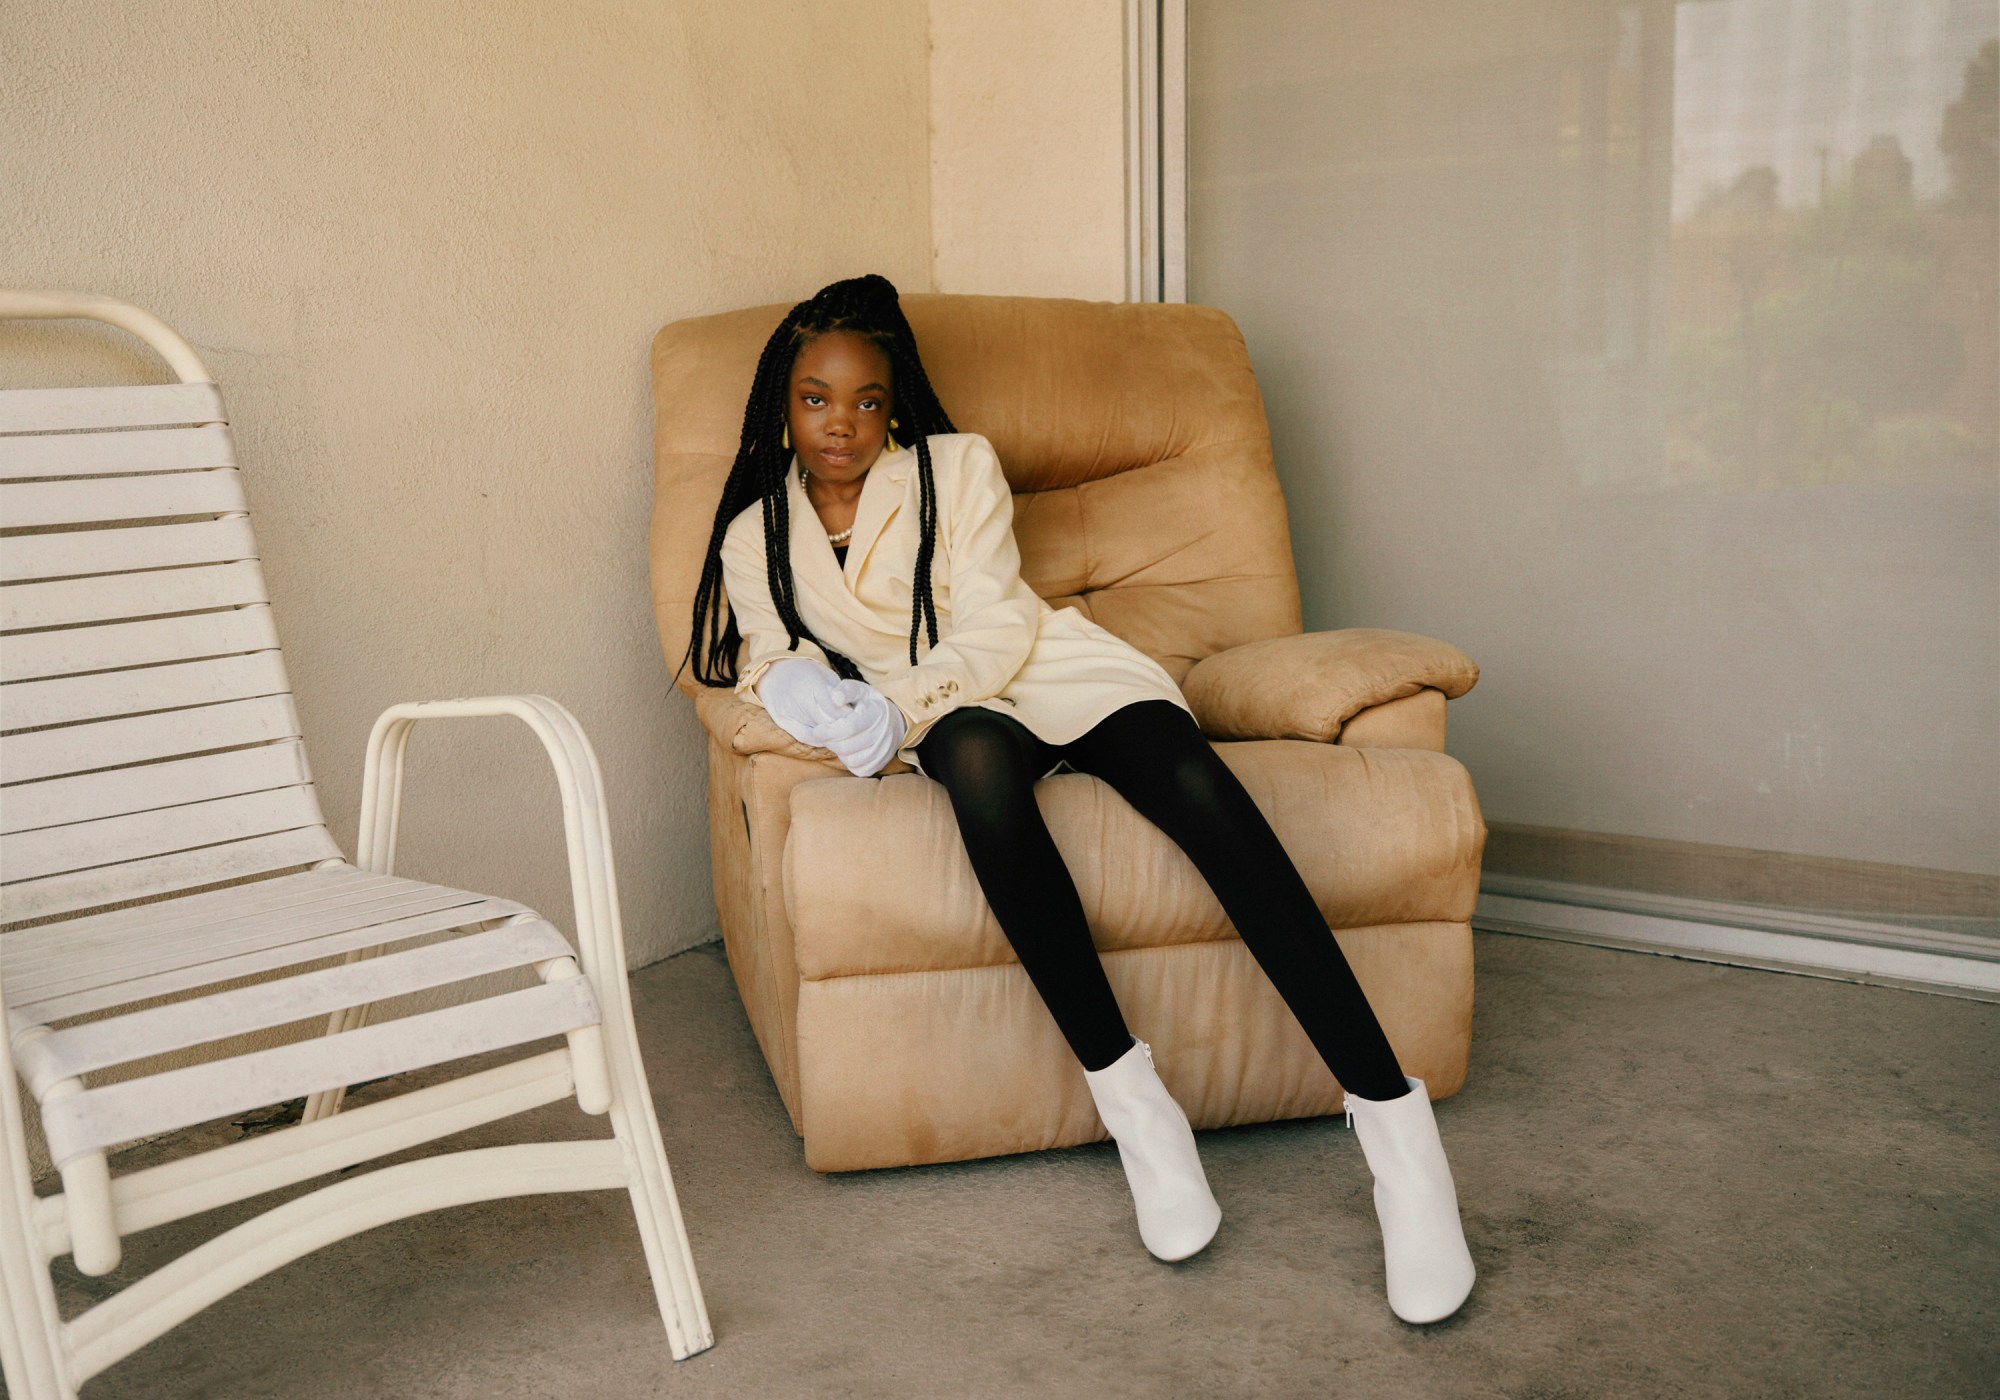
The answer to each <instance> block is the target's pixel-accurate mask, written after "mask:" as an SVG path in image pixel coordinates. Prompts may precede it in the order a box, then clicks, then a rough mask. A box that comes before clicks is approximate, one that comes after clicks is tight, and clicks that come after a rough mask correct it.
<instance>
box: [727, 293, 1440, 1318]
mask: <svg viewBox="0 0 2000 1400" xmlns="http://www.w3.org/2000/svg"><path fill="white" fill-rule="evenodd" d="M724 587H726V589H727V597H726V598H725V597H724V593H723V588H724ZM743 643H747V644H748V648H747V655H746V656H745V658H744V660H743V664H742V666H741V669H740V670H739V665H738V651H739V647H740V646H741V644H743ZM689 656H690V659H691V660H692V661H693V664H694V668H695V675H696V676H697V677H698V678H699V679H700V680H701V681H702V683H703V684H705V685H713V686H724V685H734V686H735V687H736V689H737V691H738V693H740V694H741V695H743V696H744V697H745V698H746V699H750V700H754V701H756V702H757V703H759V704H762V705H763V706H764V707H765V709H767V710H768V711H769V712H770V715H771V718H772V720H773V721H775V722H776V723H777V724H778V725H779V726H780V727H781V728H783V729H784V730H785V731H786V732H787V733H789V734H791V735H792V736H793V737H794V738H796V739H798V740H799V741H800V742H802V743H806V744H812V745H816V746H819V747H823V748H826V749H830V750H831V751H832V752H833V753H834V754H835V755H836V756H837V757H839V759H840V760H841V762H842V763H844V764H845V765H846V766H847V768H848V769H849V770H850V771H851V772H853V773H856V774H859V775H861V776H864V777H866V776H869V775H872V774H875V773H878V772H880V771H881V769H882V768H883V766H884V765H886V764H887V763H888V762H889V761H890V759H891V758H893V757H896V756H897V755H898V754H900V755H901V756H902V757H903V758H904V759H905V760H907V761H908V762H910V763H911V764H913V765H915V766H916V767H917V768H918V769H919V770H921V771H922V772H923V773H924V774H925V775H926V776H928V777H930V778H933V779H935V780H936V781H938V782H939V783H942V784H943V785H944V789H945V792H946V794H947V795H948V796H949V798H950V801H951V805H952V811H953V812H954V813H955V814H956V816H957V819H958V825H959V830H960V833H961V834H962V836H963V837H964V840H965V849H966V854H967V855H968V856H969V857H970V858H971V862H972V868H973V871H974V872H975V874H976V875H977V876H978V878H979V884H980V888H981V889H982V890H983V891H984V892H985V894H986V897H987V900H988V902H989V903H990V904H991V906H992V908H993V913H994V916H995V917H996V919H997V920H998V921H999V924H1000V927H1001V930H1002V931H1003V932H1004V933H1005V934H1006V936H1007V939H1008V941H1009V942H1010V943H1011V944H1012V945H1013V948H1014V952H1015V954H1016V956H1017V957H1019V959H1020V961H1021V966H1022V967H1023V968H1024V969H1025V970H1026V971H1027V974H1028V977H1029V979H1030V980H1031V981H1032V982H1033V984H1034V986H1035V990H1036V991H1037V992H1039V993H1040V994H1041V997H1042V1000H1043V1001H1044V1002H1045V1003H1047V1005H1048V1008H1049V1012H1050V1014H1051V1015H1052V1016H1053V1017H1054V1018H1055V1021H1056V1024H1057V1026H1058V1027H1059V1028H1060V1029H1061V1031H1062V1034H1063V1036H1064V1038H1065V1039H1066V1040H1067V1041H1068V1042H1069V1046H1070V1048H1071V1049H1072V1050H1073V1051H1074V1052H1075V1054H1076V1057H1077V1059H1078V1060H1079V1061H1080V1062H1081V1063H1082V1065H1083V1070H1084V1079H1085V1082H1086V1083H1087V1084H1088V1085H1089V1087H1090V1093H1091V1097H1092V1099H1093V1100H1094V1101H1095V1103H1096V1105H1097V1110H1098V1113H1099V1115H1100V1116H1101V1117H1102V1118H1103V1120H1104V1126H1105V1127H1106V1129H1108V1130H1109V1132H1110V1133H1111V1136H1112V1137H1113V1138H1114V1139H1115V1140H1116V1141H1117V1143H1118V1154H1119V1159H1120V1161H1121V1162H1122V1163H1123V1165H1124V1168H1125V1174H1126V1179H1127V1181H1128V1182H1129V1184H1130V1186H1131V1189H1132V1198H1133V1204H1134V1207H1135V1210H1136V1213H1137V1216H1138V1224H1139V1235H1140V1238H1141V1239H1142V1240H1143V1241H1144V1242H1145V1245H1146V1248H1147V1249H1148V1250H1150V1251H1151V1252H1152V1253H1153V1254H1154V1255H1155V1256H1157V1257H1158V1258H1161V1259H1168V1260H1173V1259H1185V1258H1187V1257H1188V1256H1189V1255H1192V1254H1194V1253H1196V1252H1198V1251H1199V1250H1201V1249H1202V1248H1203V1247H1204V1246H1205V1245H1207V1244H1208V1242H1209V1240H1210V1239H1211V1238H1213V1237H1214V1235H1215V1231H1216V1228H1217V1226H1218V1225H1219V1224H1220V1223H1221V1219H1222V1212H1221V1209H1220V1208H1219V1207H1218V1206H1217V1205H1216V1202H1215V1197H1214V1196H1213V1195H1212V1194H1211V1193H1210V1191H1209V1188H1208V1181H1207V1178H1206V1177H1205V1175H1204V1174H1203V1172H1202V1168H1201V1161H1200V1158H1199V1157H1198V1156H1197V1154H1196V1150H1195V1142H1194V1134H1193V1132H1192V1131H1191V1130H1190V1128H1189V1126H1188V1120H1187V1116H1186V1114H1184V1113H1183V1112H1182V1111H1181V1109H1180V1106H1179V1105H1178V1104H1176V1103H1175V1102H1174V1100H1173V1098H1172V1096H1171V1095H1169V1094H1168V1092H1167V1090H1166V1087H1165V1086H1164V1085H1163V1084H1162V1083H1161V1082H1160V1078H1159V1076H1158V1075H1157V1074H1156V1073H1155V1072H1154V1070H1153V1063H1152V1054H1151V1052H1150V1050H1149V1049H1148V1048H1147V1046H1146V1044H1145V1043H1144V1042H1143V1041H1139V1040H1137V1039H1135V1038H1134V1037H1133V1036H1132V1034H1131V1033H1130V1032H1129V1031H1128V1030H1127V1029H1126V1027H1125V1020H1124V1017H1123V1016H1122V1015H1121V1014H1120V1012H1119V1009H1118V1003H1117V1001H1116V1000H1115V999H1114V998H1113V996H1112V992H1111V985H1110V983H1109V982H1108V981H1107V980H1106V978H1105V975H1104V968H1103V964H1102V963H1101V962H1100V961H1099V959H1098V956H1097V952H1096V949H1095V948H1094V947H1093V946H1092V943H1091V938H1090V930H1089V928H1088V927H1087V925H1086V924H1085V921H1084V914H1083V907H1082V904H1081V902H1080V901H1079V899H1078V897H1077V892H1076V887H1075V885H1074V884H1073V883H1072V881H1071V879H1070V876H1069V872H1068V870H1067V869H1066V868H1065V867H1064V865H1063V862H1062V857H1061V855H1060V854H1059V853H1058V852H1057V850H1056V847H1055V843H1054V842H1053V841H1052V840H1051V839H1050V836H1049V833H1048V829H1047V827H1046V826H1044V825H1043V822H1042V817H1041V813H1040V810H1039V809H1038V808H1037V806H1036V804H1035V798H1034V785H1035V783H1036V781H1037V780H1039V779H1040V778H1043V777H1045V776H1047V775H1048V774H1049V773H1050V772H1052V771H1053V770H1054V769H1056V768H1057V767H1058V766H1060V765H1063V764H1067V765H1068V766H1069V767H1070V768H1072V769H1074V770H1075V771H1077V772H1081V773H1089V774H1092V775H1094V776H1096V777H1098V778H1100V779H1102V780H1103V781H1104V782H1106V783H1109V784H1110V785H1111V787H1112V788H1113V789H1114V790H1116V791H1117V792H1118V794H1119V795H1120V796H1122V797H1123V798H1125V800H1126V801H1127V802H1129V803H1130V804H1131V805H1132V806H1133V807H1134V808H1135V809H1136V810H1137V811H1138V812H1139V813H1140V814H1141V815H1142V816H1144V817H1146V818H1147V819H1148V820H1149V821H1151V822H1153V823H1154V824H1155V825H1157V826H1158V827H1159V828H1160V829H1161V830H1163V831H1165V832H1166V833H1167V834H1168V835H1169V836H1170V837H1172V838H1173V839H1174V841H1175V842H1177V843H1178V844H1179V845H1180V847H1181V849H1182V850H1184V851H1185V852H1187V854H1188V856H1189V858H1190V859H1191V860H1192V861H1193V862H1194V864H1195V866H1196V868H1197V869H1198V870H1200V872H1201V874H1202V876H1203V878H1205V879H1206V880H1207V881H1208V882H1209V885H1210V886H1211V887H1212V888H1213V889H1214V891H1215V893H1216V896H1217V897H1218V899H1220V901H1221V903H1222V906H1223V909H1224V910H1225V911H1226V912H1227V913H1228V915H1229V917H1230V921H1231V922H1232V923H1233V924H1234V925H1235V927H1236V930H1237V932H1238V933H1239V934H1240V935H1241V936H1242V939H1243V941H1244V943H1245V944H1247V945H1248V946H1249V948H1250V951H1251V953H1252V954H1253V955H1254V956H1255V957H1256V959H1257V961H1258V963H1259V965H1260V966H1262V967H1263V969H1264V970H1265V972H1266V973H1267V974H1268V975H1269V976H1270V978H1271V980H1272V982H1273V983H1274V984H1275V985H1276V986H1277V988H1278V991H1279V992H1280V994H1281V995H1282V996H1283V997H1284V999H1285V1002H1286V1004H1287V1005H1288V1006H1289V1007H1290V1008H1291V1010H1292V1012H1293V1014H1294V1015H1296V1016H1297V1017H1298V1019H1299V1022H1300V1024H1301V1025H1302V1026H1303V1027H1304V1028H1305V1031H1306V1033H1307V1035H1308V1036H1309V1037H1311V1039H1312V1042H1313V1044H1314V1046H1315V1047H1316V1048H1317V1049H1318V1050H1319V1052H1320V1054H1321V1056H1322V1057H1323V1058H1324V1059H1325V1060H1326V1063H1327V1065H1328V1067H1329V1068H1330V1069H1332V1071H1333V1073H1334V1076H1335V1078H1337V1079H1338V1080H1339V1081H1340V1083H1341V1086H1342V1087H1343V1088H1344V1089H1345V1090H1346V1092H1347V1108H1348V1112H1349V1114H1350V1115H1351V1116H1352V1120H1353V1122H1354V1125H1355V1134H1356V1136H1357V1137H1358V1138H1359V1139H1360V1141H1361V1146H1362V1151H1363V1153H1364V1155H1365V1156H1366V1158H1367V1161H1368V1165H1369V1167H1370V1169H1371V1170H1372V1171H1373V1173H1374V1176H1375V1208H1376V1214H1377V1217H1378V1219H1379V1220H1380V1222H1381V1226H1382V1237H1383V1246H1384V1251H1385V1254H1386V1258H1387V1275H1388V1292H1389V1306H1390V1307H1391V1308H1392V1309H1393V1310H1394V1311H1395V1313H1396V1315H1397V1316H1398V1317H1401V1318H1402V1319H1404V1320H1405V1321H1407V1322H1435V1321H1437V1320H1439V1319H1441V1318H1445V1317H1448V1316H1450V1315H1451V1314H1452V1313H1453V1312H1455V1311H1456V1310H1457V1309H1458V1307H1459V1305H1460V1304H1461V1303H1462V1302H1464V1300H1465V1298H1466V1295H1467V1294H1468V1293H1469V1292H1470V1291H1471V1289H1472V1281H1473V1267H1472V1256H1471V1254H1470V1253H1469V1252H1468V1251H1467V1249H1466V1245H1465V1235H1464V1232H1463V1230H1462V1229H1461V1227H1460V1224H1459V1216H1458V1198H1457V1194H1456V1191H1455V1189H1454V1187H1453V1184H1452V1179H1451V1170H1450V1167H1449V1166H1448V1165H1447V1164H1446V1162H1445V1157H1444V1149H1443V1147H1442V1145H1441V1144H1440V1143H1439V1141H1438V1134H1437V1125H1436V1121H1435V1120H1434V1118H1433V1117H1432V1115H1431V1106H1430V1097H1429V1095H1428V1094H1427V1093H1426V1092H1425V1089H1424V1085H1423V1083H1422V1081H1421V1080H1416V1079H1410V1078H1407V1077H1406V1076H1405V1075H1404V1074H1403V1072H1402V1069H1401V1068H1400V1066H1398V1064H1397V1062H1396V1057H1395V1054H1394V1052H1393V1051H1392V1050H1391V1049H1390V1047H1389V1042H1388V1040H1387V1039H1386V1038H1385V1037H1384V1036H1383V1034H1382V1028H1381V1026H1380V1025H1379V1024H1378V1023H1377V1022H1376V1019H1375V1014H1374V1012H1373V1011H1372V1010H1371V1009H1370V1008H1369V1005H1368V1000H1367V998H1366V997H1365V996H1364V995H1363V994H1362V991H1361V988H1360V986H1359V984H1358V983H1357V982H1356V981H1355V979H1354V975H1353V973H1352V972H1351V971H1350V970H1349V969H1348V966H1347V962H1346V959H1345V958H1343V957H1342V955H1341V952H1340V947H1339V945H1338V944H1337V943H1336V942H1335V941H1334V939H1333V937H1332V935H1331V933H1330V932H1329V931H1328V928H1327V925H1326V921H1325V920H1324V919H1323V918H1322V917H1321V916H1320V913H1319V910H1318V907H1317V906H1316V905H1315V904H1314V902H1313V899H1312V895H1311V894H1310V893H1309V892H1308V890H1307V889H1306V886H1305V882H1304V881H1303V880H1302V879H1301V878H1300V877H1299V874H1298V872H1297V870H1295V869H1294V868H1293V866H1292V864H1291V861H1290V859H1289V858H1288V857H1287V856H1286V854H1285V851H1284V849H1283V847H1282V846H1280V845H1279V843H1278V838H1277V836H1276V835H1275V834H1274V833H1273V832H1272V830H1271V828H1270V825H1269V824H1268V823H1267V822H1266V821H1265V820H1264V817H1263V814H1262V813H1261V812H1259V810H1258V809H1257V807H1256V805H1255V804H1254V803H1253V802H1252V801H1251V800H1250V797H1249V795H1248V794H1247V793H1246V792H1245V791H1244V790H1243V787H1242V785H1241V784H1240V783H1238V782H1237V780H1236V778H1235V776H1234V775H1233V774H1232V773H1231V772H1230V771H1229V769H1228V768H1227V767H1226V766H1225V765H1224V764H1223V762H1222V760H1221V759H1219V758H1218V757H1217V756H1216V754H1215V752H1214V750H1213V749H1211V748H1210V747H1209V745H1208V742H1207V741H1206V740H1205V739H1203V738H1202V736H1201V731H1200V730H1199V729H1197V728H1196V726H1195V722H1194V718H1193V716H1192V715H1191V714H1190V713H1189V711H1188V708H1187V703H1186V701H1185V700H1183V699H1182V698H1181V694H1180V691H1179V689H1178V688H1177V687H1176V686H1175V685H1174V682H1173V680H1172V678H1171V677H1169V676H1168V675H1167V673H1166V672H1165V671H1164V670H1163V669H1161V667H1160V666H1159V665H1158V664H1157V663H1156V662H1154V661H1153V660H1152V659H1151V658H1149V657H1147V656H1145V655H1144V654H1143V653H1141V652H1139V651H1138V650H1136V649H1135V648H1133V647H1132V646H1130V645H1128V644H1127V643H1125V642H1123V641H1120V640H1119V639H1118V638H1117V637H1115V636H1113V635H1112V634H1111V633H1109V632H1107V631H1105V630H1104V629H1103V628H1101V627H1099V626H1097V625H1096V624H1095V623H1093V622H1090V621H1089V620H1087V619H1086V618H1084V617H1083V615H1082V614H1081V613H1079V612H1077V611H1076V610H1075V609H1074V608H1064V609H1063V610H1062V611H1060V612H1057V611H1054V610H1052V609H1051V608H1049V606H1048V605H1047V604H1046V603H1044V602H1043V601H1042V600H1041V599H1040V598H1039V597H1038V596H1036V594H1035V593H1034V591H1033V590H1032V589H1030V588H1029V587H1028V585H1027V584H1026V583H1024V582H1023V581H1022V579H1021V570H1020V554H1019V551H1018V550H1017V548H1016V546H1015V542H1014V535H1013V498H1012V497H1011V495H1010V494H1009V492H1008V488H1007V481H1006V478H1005V477H1004V476H1003V475H1002V474H1001V470H1000V463H999V461H998V459H997V458H995V456H994V454H993V449H992V447H991V446H990V445H989V444H988V443H987V441H986V439H985V438H983V437H980V436H978V435H977V434H973V433H961V432H958V431H957V430H956V429H955V428H954V427H953V426H952V423H951V419H950V418H949V417H947V416H946V414H945V411H944V407H943V405H941V404H940V403H939V402H938V399H937V395H936V393H935V392H934V391H933V390H932V388H931V384H930V379H929V377H928V376H927V375H926V374H925V373H924V367H923V362H922V361H921V360H920V359H919V358H918V356H917V344H916V339H915V337H914V336H913V335H912V334H911V332H910V326H909V323H908V322H907V321H906V320H905V319H904V317H903V313H902V308H901V307H900V305H899V304H898V302H897V299H896V289H895V288H894V287H892V286H891V285H890V284H889V283H888V282H887V281H886V280H885V279H883V278H881V277H873V276H870V277H860V278H854V279H851V280H848V281H843V282H836V283H834V284H833V285H832V286H829V287H826V288H824V289H823V290H821V291H820V292H819V293H818V294H817V295H816V296H814V297H813V298H812V299H811V300H810V301H804V302H801V303H799V304H798V305H797V306H795V307H793V308H792V310H791V312H790V314H788V315H787V316H786V317H785V319H784V320H783V321H782V322H781V323H780V324H779V326H778V328H777V330H776V331H774V332H772V335H771V338H770V340H769V341H768V342H766V344H765V346H764V351H763V354H762V356H761V357H760V358H759V360H758V362H757V374H756V378H755V379H754V380H753V382H752V384H751V389H750V401H749V404H748V405H747V407H746V408H745V410H744V415H743V436H742V441H741V444H740V446H739V447H738V449H737V453H736V462H735V465H734V466H733V467H732V468H731V470H730V474H729V479H728V482H727V483H726V484H725V485H724V487H723V490H722V502H721V505H720V506H719V508H718V509H717V511H716V515H715V527H714V530H713V531H712V532H711V534H710V537H709V544H708V554H707V558H706V560H705V561H704V564H703V567H702V575H701V583H700V587H699V589H698V591H697V592H696V594H695V604H694V628H693V639H692V641H691V642H690V644H689Z"/></svg>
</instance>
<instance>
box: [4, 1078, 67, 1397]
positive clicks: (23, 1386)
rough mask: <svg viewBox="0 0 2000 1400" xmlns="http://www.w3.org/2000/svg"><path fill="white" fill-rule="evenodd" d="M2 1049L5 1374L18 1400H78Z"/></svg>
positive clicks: (13, 1090) (15, 1095) (12, 1084)
mask: <svg viewBox="0 0 2000 1400" xmlns="http://www.w3.org/2000/svg"><path fill="white" fill-rule="evenodd" d="M5 1050H6V1047H5V1046H4V1045H0V1115H4V1120H5V1128H6V1144H0V1371H3V1372H4V1373H5V1375H6V1379H7V1393H8V1394H9V1395H11V1396H14V1397H15V1400H76V1387H75V1386H74V1385H72V1384H71V1383H70V1378H69V1363H68V1359H67V1358H66V1357H65V1356H64V1354H63V1347H62V1319H61V1314H60V1313H58V1312H57V1311H56V1293H55V1286H54V1285H53V1284H52V1283H50V1282H49V1261H48V1260H47V1259H46V1258H45V1257H44V1256H43V1254H42V1250H41V1245H40V1243H39V1241H38V1237H37V1235H36V1232H35V1224H34V1201H35V1188H34V1183H33V1178H32V1176H31V1174H30V1173H29V1171H28V1159H27V1157H26V1156H25V1155H23V1154H21V1153H19V1152H16V1151H14V1150H13V1149H12V1147H11V1144H14V1143H18V1142H21V1141H23V1140H24V1139H23V1137H22V1129H21V1099H20V1092H19V1090H18V1088H17V1087H16V1085H15V1082H14V1069H13V1065H12V1063H11V1062H10V1061H9V1059H8V1057H7V1055H6V1053H5Z"/></svg>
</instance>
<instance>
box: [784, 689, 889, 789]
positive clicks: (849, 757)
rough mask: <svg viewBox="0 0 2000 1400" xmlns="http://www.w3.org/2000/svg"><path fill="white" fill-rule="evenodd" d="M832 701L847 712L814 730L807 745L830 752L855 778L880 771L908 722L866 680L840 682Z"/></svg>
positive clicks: (886, 762)
mask: <svg viewBox="0 0 2000 1400" xmlns="http://www.w3.org/2000/svg"><path fill="white" fill-rule="evenodd" d="M832 698H833V701H834V702H835V703H836V704H841V705H845V706H848V707H849V708H848V709H847V712H846V713H845V714H842V715H839V716H837V717H835V718H834V719H832V720H830V721H828V722H827V723H825V724H822V725H820V726H818V727H817V728H815V729H814V730H813V731H812V737H811V738H810V739H808V740H806V742H807V743H810V744H818V745H819V746H820V747H821V748H825V749H832V750H833V753H834V756H835V757H836V758H838V759H839V760H840V761H841V762H842V763H844V764H846V765H847V771H848V772H850V773H852V774H854V775H855V776H856V777H858V778H868V777H872V776H874V775H875V774H877V773H879V772H881V771H882V769H883V768H884V767H886V766H887V765H888V762H889V760H890V759H892V758H894V757H895V756H896V750H898V749H900V748H901V747H902V746H903V736H904V735H905V734H907V733H909V731H910V725H909V721H908V720H906V719H904V718H903V712H902V711H901V710H899V709H897V708H896V706H895V703H894V702H893V701H891V700H890V699H889V697H888V696H886V695H884V694H883V693H882V692H881V691H879V690H877V689H876V688H875V687H874V686H872V685H869V684H868V683H867V682H866V681H839V682H837V683H836V684H835V685H834V687H833V695H832Z"/></svg>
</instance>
